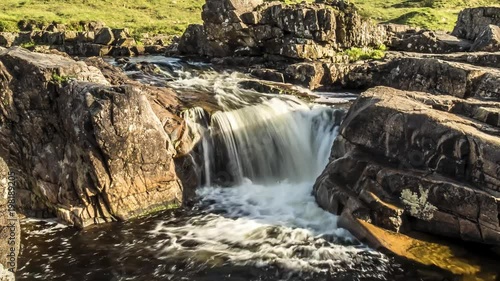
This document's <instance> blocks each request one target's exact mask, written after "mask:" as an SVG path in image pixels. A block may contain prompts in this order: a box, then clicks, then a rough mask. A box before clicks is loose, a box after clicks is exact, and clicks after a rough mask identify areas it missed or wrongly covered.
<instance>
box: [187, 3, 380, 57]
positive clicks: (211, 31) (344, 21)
mask: <svg viewBox="0 0 500 281" xmlns="http://www.w3.org/2000/svg"><path fill="white" fill-rule="evenodd" d="M202 17H203V21H204V24H203V29H201V26H198V27H194V26H192V27H190V28H189V29H188V31H187V32H186V33H185V34H184V35H183V38H182V39H181V42H180V44H179V51H181V52H183V53H188V54H198V55H206V56H212V57H214V56H215V57H225V56H233V55H242V56H248V55H263V54H271V55H279V56H283V57H287V58H293V59H311V60H315V59H322V58H330V57H333V56H335V54H336V51H338V50H342V49H346V48H349V47H352V46H358V47H363V46H378V45H380V44H382V43H383V42H384V40H385V29H384V28H382V27H377V26H376V25H374V24H372V23H371V22H370V21H366V20H363V19H362V18H361V17H360V16H359V15H358V13H357V12H356V10H355V9H354V8H353V7H352V6H340V5H337V4H332V5H328V4H323V3H315V4H304V3H302V4H297V5H285V4H283V3H281V2H278V1H276V2H268V3H264V4H262V1H260V0H255V1H243V0H207V3H206V5H205V6H204V8H203V13H202ZM196 42H198V43H196ZM193 46H198V47H197V48H195V49H196V50H195V52H193Z"/></svg>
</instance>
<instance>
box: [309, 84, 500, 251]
mask: <svg viewBox="0 0 500 281" xmlns="http://www.w3.org/2000/svg"><path fill="white" fill-rule="evenodd" d="M481 108H487V109H488V110H489V112H490V114H496V113H498V111H499V110H500V103H499V102H482V101H477V100H471V101H468V100H463V99H459V98H454V97H450V96H432V95H430V94H426V93H419V92H404V91H399V90H395V89H391V88H386V87H377V88H374V89H370V90H368V91H366V92H364V93H363V94H362V95H361V96H360V97H359V98H358V100H357V101H356V102H355V103H354V104H353V106H352V107H351V109H350V111H349V113H348V115H347V116H346V118H345V121H344V122H343V124H342V126H341V128H340V134H339V136H338V138H337V139H336V140H335V142H334V145H333V149H332V155H331V161H330V163H329V164H328V166H327V167H326V169H325V171H324V172H323V174H322V175H321V176H320V177H319V178H318V179H317V181H316V183H315V185H314V194H315V196H316V199H317V201H318V203H319V204H320V206H322V207H323V208H325V209H326V210H328V211H330V212H332V213H335V214H339V215H341V217H345V218H349V217H354V218H357V219H360V220H363V221H366V222H368V223H371V224H374V225H376V226H379V227H382V228H385V229H388V230H392V231H396V232H403V233H406V232H408V231H411V230H416V231H423V232H427V233H431V234H435V235H440V236H447V237H453V238H457V239H461V240H464V241H474V242H479V243H484V244H490V245H500V223H499V219H500V213H499V212H500V211H499V210H500V174H499V170H498V167H499V163H500V137H499V136H500V128H499V127H498V122H490V123H488V124H487V123H484V122H485V121H487V119H488V118H490V117H485V116H483V115H481V113H480V112H484V110H483V109H481ZM495 112H496V113H495ZM491 116H493V115H491ZM495 116H496V115H495ZM492 125H494V126H492ZM341 220H342V219H341ZM346 220H347V219H346ZM343 226H344V227H347V228H349V227H350V226H349V225H347V224H344V225H343Z"/></svg>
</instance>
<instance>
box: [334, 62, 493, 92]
mask: <svg viewBox="0 0 500 281" xmlns="http://www.w3.org/2000/svg"><path fill="white" fill-rule="evenodd" d="M340 79H341V80H342V81H337V82H339V83H342V84H343V85H344V86H347V87H350V88H364V89H366V88H370V87H373V86H378V85H383V86H389V87H393V88H397V89H402V90H409V91H422V92H428V93H432V94H436V95H451V96H455V97H459V98H469V97H476V98H482V99H488V100H494V101H500V70H498V69H495V68H486V67H479V66H474V65H470V64H467V63H456V62H448V61H443V60H439V59H435V58H418V57H399V58H393V59H389V60H387V61H382V62H373V63H370V64H362V65H359V66H355V67H351V68H350V71H349V72H348V73H347V75H345V76H343V77H340Z"/></svg>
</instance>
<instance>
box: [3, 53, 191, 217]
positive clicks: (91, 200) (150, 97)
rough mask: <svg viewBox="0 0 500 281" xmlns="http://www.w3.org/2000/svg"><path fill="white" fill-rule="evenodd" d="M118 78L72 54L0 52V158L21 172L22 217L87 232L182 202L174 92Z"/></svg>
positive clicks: (180, 136) (181, 136) (178, 121)
mask: <svg viewBox="0 0 500 281" xmlns="http://www.w3.org/2000/svg"><path fill="white" fill-rule="evenodd" d="M108 76H109V75H108ZM111 81H114V82H117V81H120V78H116V79H115V80H111ZM122 82H124V83H123V84H122V85H120V86H111V85H110V83H109V82H108V81H107V80H106V78H105V77H104V76H103V74H102V72H101V71H100V70H98V69H97V68H95V67H92V66H88V65H87V64H85V63H84V62H75V61H74V60H72V59H69V58H65V57H61V56H57V55H46V54H37V53H31V52H29V51H26V50H24V49H21V48H12V49H9V50H5V49H4V50H1V51H0V89H1V90H0V96H1V100H2V101H3V102H2V104H0V156H1V157H3V158H4V159H5V160H6V162H7V163H8V164H9V167H11V169H13V170H14V171H16V172H17V173H19V175H20V176H19V181H20V184H19V190H18V194H17V201H16V202H17V206H18V208H19V209H20V210H21V211H22V212H24V213H25V214H27V215H35V216H51V215H57V216H58V217H59V218H61V219H62V220H64V221H66V222H68V223H71V224H75V225H77V226H80V227H83V226H86V225H89V224H94V223H102V222H107V221H113V220H117V219H127V218H130V217H134V216H137V215H141V214H143V213H147V212H149V211H151V210H155V209H158V208H165V207H169V206H172V204H178V203H180V202H181V201H182V199H183V198H182V188H183V186H182V183H181V181H180V180H179V178H178V177H177V174H176V172H175V165H174V159H173V158H174V157H177V156H181V154H182V153H185V151H183V152H182V153H178V152H177V151H176V147H178V146H179V143H183V144H184V146H185V147H187V148H184V150H189V147H190V146H189V139H186V138H187V137H188V136H187V134H180V133H178V131H179V130H181V131H182V130H183V129H182V127H183V126H181V125H182V120H181V119H180V118H179V117H177V115H176V113H177V111H178V100H177V97H176V95H175V93H173V92H172V91H170V90H168V89H160V88H155V87H149V86H145V85H141V84H139V83H137V82H135V83H132V82H131V83H129V81H124V80H122ZM171 136H173V137H171Z"/></svg>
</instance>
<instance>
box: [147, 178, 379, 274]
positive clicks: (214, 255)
mask: <svg viewBox="0 0 500 281" xmlns="http://www.w3.org/2000/svg"><path fill="white" fill-rule="evenodd" d="M311 187H312V183H311V182H306V183H300V184H297V183H288V182H283V183H279V184H276V185H258V184H254V183H252V182H250V181H249V180H246V181H245V182H244V183H243V184H241V185H239V186H237V187H231V188H222V187H205V188H202V189H200V190H199V191H198V195H199V196H200V198H202V202H201V204H202V205H203V204H206V205H208V207H207V208H208V211H209V212H210V214H206V215H200V216H197V217H194V218H192V219H190V220H189V221H188V222H187V223H186V224H185V225H183V226H170V225H169V222H168V221H161V222H159V223H158V224H157V226H156V228H155V229H154V230H152V231H150V233H151V234H152V235H153V236H155V237H158V236H160V235H167V236H168V237H169V239H164V240H162V241H160V242H159V243H157V244H156V245H155V246H154V247H153V248H152V250H153V251H155V252H156V253H157V255H158V257H159V258H160V259H162V258H163V259H170V258H174V257H177V258H184V259H193V260H206V261H209V262H210V261H212V262H214V263H218V262H217V261H224V262H226V261H230V262H231V263H233V264H236V265H253V266H268V265H274V266H279V267H281V268H285V269H289V270H293V271H307V272H330V273H332V272H344V271H347V270H353V269H357V270H358V271H360V272H363V269H362V268H361V267H360V265H361V264H363V261H366V262H367V263H368V260H370V263H371V260H372V259H376V260H378V266H377V267H378V268H379V269H380V268H381V269H382V270H381V271H379V272H384V270H383V268H384V267H385V266H386V265H387V263H388V259H387V258H386V257H384V256H383V255H381V254H379V253H377V252H374V251H371V250H370V249H368V248H366V247H365V246H362V245H360V244H357V243H356V242H355V239H354V238H353V237H352V236H351V235H350V234H349V232H348V231H346V230H344V229H341V228H338V227H337V217H336V216H334V215H332V214H330V213H328V212H326V211H324V210H322V209H321V208H319V207H318V206H317V204H316V202H315V200H314V198H313V196H312V195H311ZM339 241H342V243H343V244H340V243H338V242H339ZM349 242H350V243H351V244H350V243H349ZM346 244H347V245H346Z"/></svg>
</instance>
